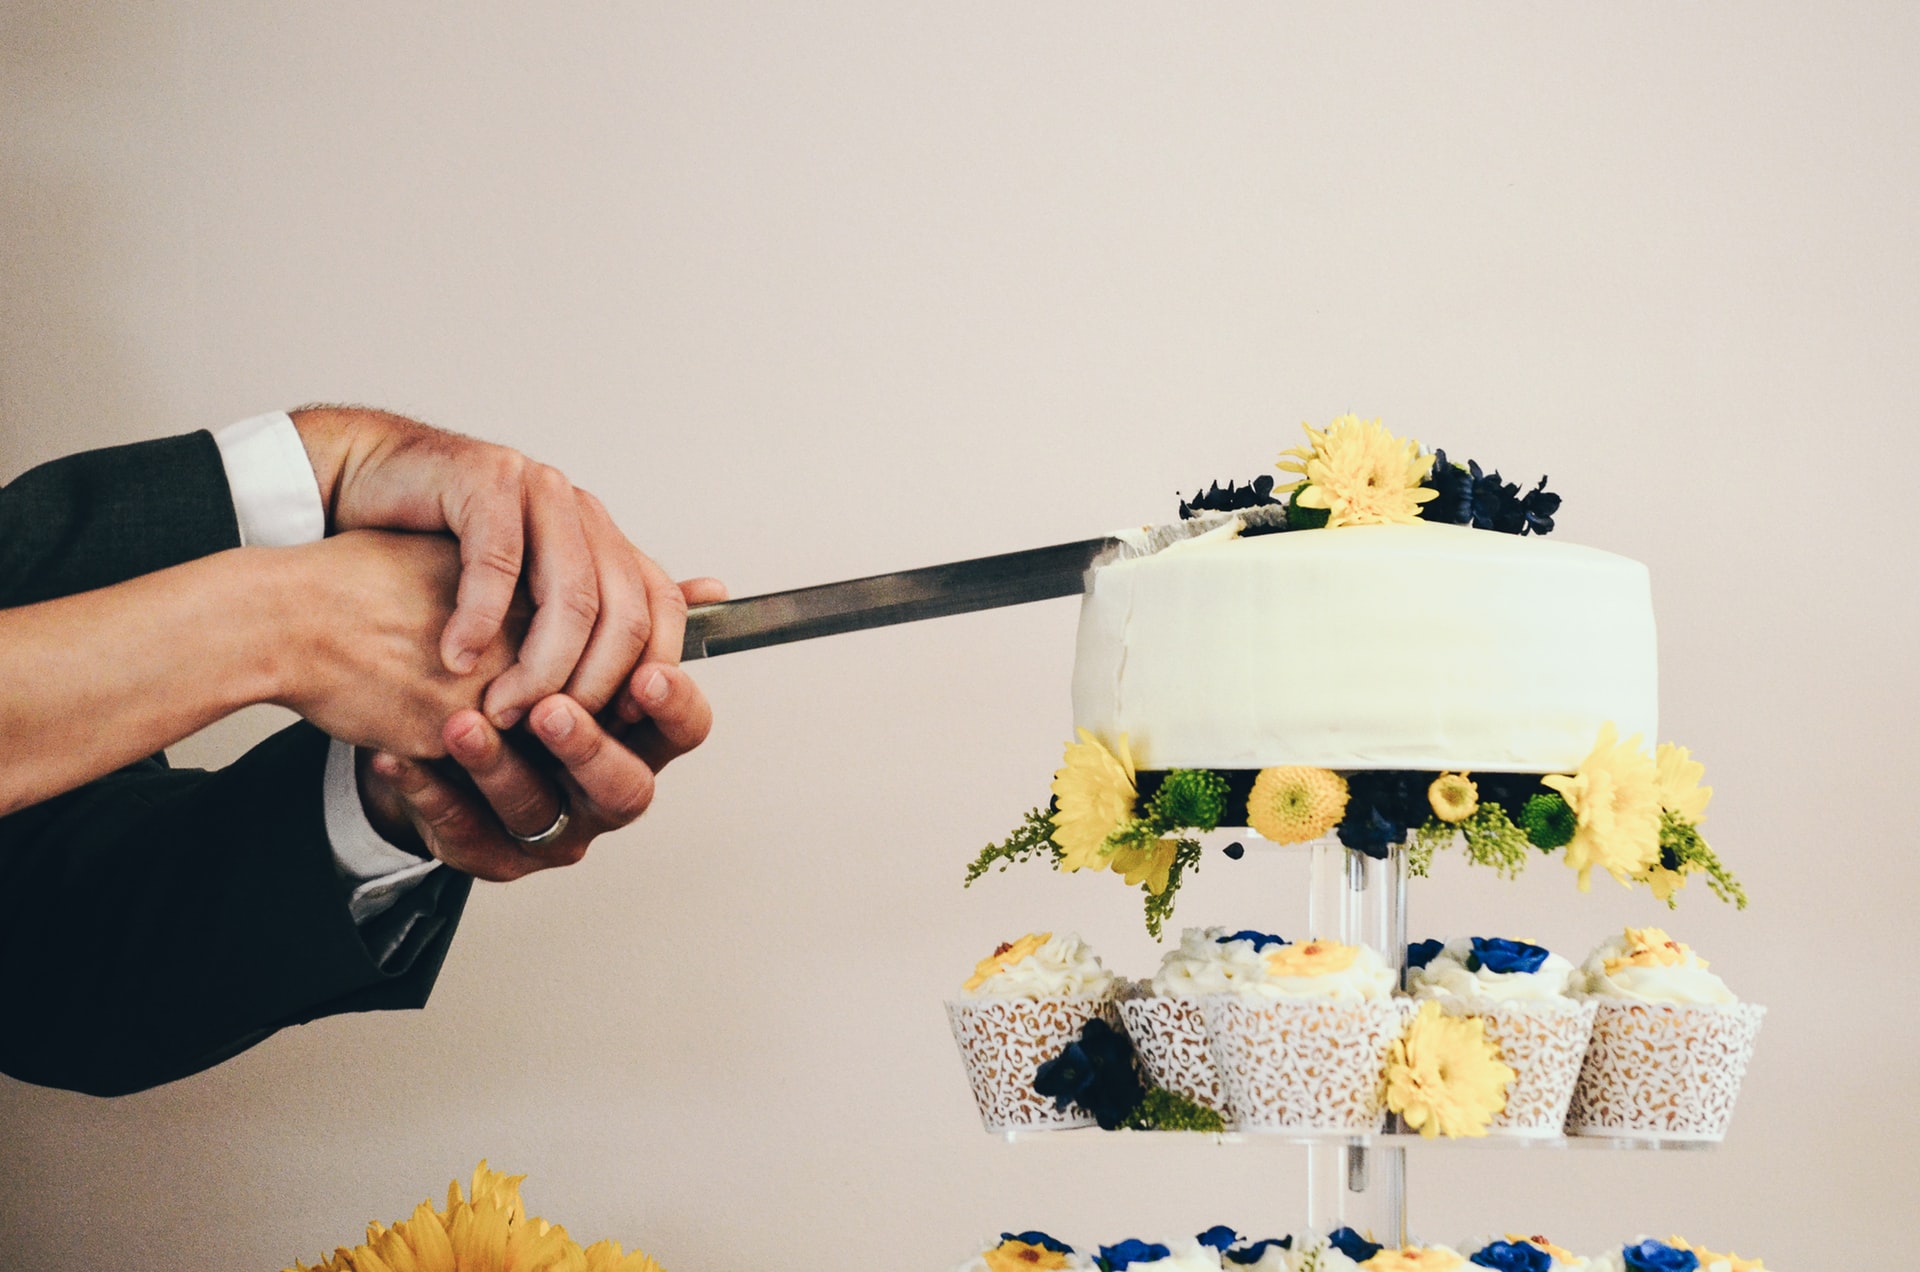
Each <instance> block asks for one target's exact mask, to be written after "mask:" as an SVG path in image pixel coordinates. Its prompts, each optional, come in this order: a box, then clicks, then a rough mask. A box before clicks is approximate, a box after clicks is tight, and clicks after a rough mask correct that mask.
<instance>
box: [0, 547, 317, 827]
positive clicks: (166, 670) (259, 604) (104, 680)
mask: <svg viewBox="0 0 1920 1272" xmlns="http://www.w3.org/2000/svg"><path fill="white" fill-rule="evenodd" d="M298 590H299V589H298V584H297V579H296V577H295V570H294V560H293V554H292V553H288V552H280V551H275V550H272V549H260V548H239V549H234V550H230V551H226V552H221V553H217V554H215V555H213V556H209V557H203V558H201V559H200V560H197V561H190V562H188V563H186V564H184V565H177V566H173V567H171V568H169V569H165V570H160V571H158V572H156V573H153V574H148V575H144V576H142V577H140V578H136V579H131V580H129V581H127V582H124V583H118V584H115V585H114V586H112V587H105V588H99V589H97V590H95V591H91V592H83V593H80V594H78V595H75V596H68V597H62V598H60V599H58V600H51V601H43V602H41V603H39V604H36V605H26V606H21V607H19V608H16V609H8V610H0V667H4V668H5V677H4V680H0V755H4V756H5V757H6V760H5V763H4V765H0V815H4V814H6V813H10V812H13V811H15V810H17V809H20V808H24V807H26V806H28V805H30V804H34V803H38V802H39V801H41V800H44V799H48V798H50V797H52V796H54V795H57V794H60V793H62V792H64V791H67V790H71V789H73V788H74V787H76V786H80V785H82V784H84V783H86V782H89V781H92V780H93V779H94V778H97V777H100V776H102V775H103V774H106V773H110V772H112V771H114V770H115V769H118V768H120V767H122V766H124V765H126V764H129V763H131V762H133V761H134V760H137V759H139V758H140V757H142V756H145V755H150V754H152V753H153V752H155V751H159V750H161V749H163V748H165V747H167V746H170V745H172V744H173V743H175V742H178V741H179V740H180V739H182V738H184V737H186V736H188V735H189V734H192V733H194V732H196V731H197V730H199V729H201V728H204V727H205V726H207V725H208V724H211V723H212V722H213V721H215V720H218V719H220V718H221V717H223V716H226V715H229V714H231V713H232V712H234V711H236V710H238V709H240V708H241V707H244V706H249V705H251V704H253V703H257V702H270V701H277V700H280V699H281V698H282V697H283V696H284V694H285V690H286V685H285V677H286V669H287V667H288V666H289V665H290V662H291V660H292V659H293V658H295V657H297V655H298V645H299V640H298V632H299V631H300V630H301V629H300V621H299V614H298Z"/></svg>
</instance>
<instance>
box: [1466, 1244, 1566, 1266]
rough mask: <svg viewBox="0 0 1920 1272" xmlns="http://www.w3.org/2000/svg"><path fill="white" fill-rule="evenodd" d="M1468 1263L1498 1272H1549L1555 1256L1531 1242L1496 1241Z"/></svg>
mask: <svg viewBox="0 0 1920 1272" xmlns="http://www.w3.org/2000/svg"><path fill="white" fill-rule="evenodd" d="M1467 1262H1468V1263H1471V1264H1473V1265H1475V1266H1476V1267H1482V1268H1494V1269H1497V1272H1548V1270H1549V1269H1550V1268H1552V1267H1553V1256H1552V1255H1550V1254H1548V1253H1547V1252H1546V1251H1545V1250H1542V1249H1541V1248H1540V1247H1539V1246H1537V1245H1534V1244H1533V1243H1532V1242H1529V1241H1511V1242H1509V1241H1495V1242H1493V1243H1492V1244H1490V1245H1488V1246H1487V1248H1486V1249H1484V1250H1481V1251H1480V1252H1479V1253H1477V1254H1475V1255H1474V1256H1473V1257H1472V1258H1471V1259H1468V1260H1467Z"/></svg>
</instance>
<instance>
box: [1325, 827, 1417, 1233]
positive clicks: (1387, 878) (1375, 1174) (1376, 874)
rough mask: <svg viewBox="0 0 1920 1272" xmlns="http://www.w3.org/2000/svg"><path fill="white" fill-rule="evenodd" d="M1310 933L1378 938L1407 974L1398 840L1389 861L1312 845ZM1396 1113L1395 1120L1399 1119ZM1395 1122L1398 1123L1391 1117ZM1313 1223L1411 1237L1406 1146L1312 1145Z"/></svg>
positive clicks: (1334, 1140)
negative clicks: (1409, 1232) (1409, 1230)
mask: <svg viewBox="0 0 1920 1272" xmlns="http://www.w3.org/2000/svg"><path fill="white" fill-rule="evenodd" d="M1311 851H1312V853H1313V857H1312V861H1311V864H1310V867H1309V869H1310V871H1311V879H1310V883H1309V885H1308V902H1307V926H1308V929H1309V931H1308V932H1307V936H1309V937H1313V938H1325V939H1327V940H1334V941H1340V942H1342V943H1345V944H1349V945H1354V944H1364V945H1371V946H1372V947H1373V948H1375V949H1377V950H1379V951H1380V953H1381V954H1382V955H1383V956H1384V957H1385V958H1386V960H1387V963H1388V965H1389V966H1390V967H1392V968H1393V969H1394V975H1395V977H1396V981H1398V980H1399V979H1404V977H1405V974H1406V972H1405V965H1406V960H1407V880H1406V869H1405V865H1404V863H1403V861H1402V859H1401V855H1400V848H1399V847H1398V845H1396V846H1394V847H1393V848H1392V849H1390V850H1389V852H1388V856H1387V858H1386V860H1384V861H1377V860H1374V859H1372V858H1370V857H1366V856H1363V855H1361V854H1360V853H1357V852H1352V851H1349V850H1348V849H1347V848H1345V847H1344V846H1342V845H1341V844H1339V843H1337V842H1331V841H1322V842H1317V843H1315V844H1314V845H1313V847H1312V850H1311ZM1394 1120H1395V1119H1393V1118H1392V1117H1391V1116H1389V1123H1391V1122H1393V1121H1394ZM1388 1129H1393V1128H1392V1126H1391V1125H1389V1128H1388ZM1307 1223H1308V1225H1309V1226H1310V1227H1311V1228H1313V1229H1314V1230H1316V1231H1319V1232H1325V1231H1327V1230H1328V1229H1330V1228H1340V1227H1347V1228H1353V1229H1354V1230H1356V1231H1358V1232H1360V1233H1362V1234H1370V1235H1371V1238H1372V1239H1373V1240H1375V1241H1379V1242H1382V1243H1385V1244H1389V1245H1404V1244H1405V1243H1406V1239H1407V1150H1406V1149H1404V1148H1402V1147H1399V1146H1397V1145H1396V1146H1394V1147H1390V1148H1380V1147H1372V1146H1369V1145H1367V1144H1364V1143H1355V1142H1353V1141H1350V1140H1346V1139H1342V1138H1339V1137H1337V1136H1334V1137H1329V1138H1328V1139H1327V1140H1326V1141H1325V1142H1324V1143H1316V1144H1313V1145H1310V1146H1309V1147H1308V1149H1307Z"/></svg>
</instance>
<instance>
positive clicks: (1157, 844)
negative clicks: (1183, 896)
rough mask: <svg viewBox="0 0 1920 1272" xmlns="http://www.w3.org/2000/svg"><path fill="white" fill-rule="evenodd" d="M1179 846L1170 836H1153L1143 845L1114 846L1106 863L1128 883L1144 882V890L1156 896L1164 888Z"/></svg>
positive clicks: (1164, 889) (1134, 884)
mask: <svg viewBox="0 0 1920 1272" xmlns="http://www.w3.org/2000/svg"><path fill="white" fill-rule="evenodd" d="M1179 850H1180V845H1179V844H1178V843H1176V842H1175V841H1173V840H1171V839H1159V840H1155V841H1154V842H1153V843H1151V844H1149V845H1147V846H1146V847H1144V848H1116V849H1114V851H1113V860H1112V861H1110V862H1109V863H1108V867H1109V868H1110V869H1111V870H1112V871H1113V872H1114V873H1115V874H1117V875H1122V876H1124V877H1125V878H1126V881H1127V885H1128V886H1129V887H1138V886H1139V885H1140V884H1141V883H1142V882H1144V883H1145V884H1146V885H1147V891H1148V892H1151V893H1153V895H1154V896H1156V897H1157V896H1159V895H1160V894H1161V893H1163V892H1165V891H1166V890H1167V879H1168V877H1169V876H1170V875H1171V874H1172V872H1173V859H1174V856H1175V854H1177V853H1178V852H1179Z"/></svg>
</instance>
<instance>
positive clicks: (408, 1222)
mask: <svg viewBox="0 0 1920 1272" xmlns="http://www.w3.org/2000/svg"><path fill="white" fill-rule="evenodd" d="M525 1179H526V1176H525V1175H504V1174H501V1173H500V1172H499V1171H496V1170H489V1169H488V1168H487V1163H486V1161H485V1160H484V1159H482V1161H481V1162H480V1164H479V1165H478V1166H476V1167H474V1171H473V1182H472V1185H471V1188H470V1192H469V1195H467V1196H464V1197H463V1196H462V1195H461V1193H460V1181H459V1180H457V1179H456V1180H454V1181H453V1182H451V1183H449V1184H448V1185H447V1204H446V1208H445V1209H443V1210H435V1209H434V1208H433V1203H432V1202H431V1201H423V1202H421V1203H420V1204H419V1205H418V1206H415V1207H414V1209H413V1215H412V1216H411V1217H410V1218H407V1219H402V1220H401V1221H400V1222H398V1223H396V1224H394V1225H393V1226H392V1227H388V1226H386V1225H385V1224H382V1223H378V1222H375V1223H369V1224H368V1225H367V1239H366V1241H365V1242H364V1243H363V1244H361V1245H358V1246H355V1247H354V1248H353V1249H351V1250H349V1249H347V1248H346V1247H345V1246H342V1247H340V1248H339V1249H337V1250H335V1251H334V1252H333V1257H331V1258H322V1259H321V1260H320V1262H319V1263H316V1264H314V1265H313V1266H312V1267H311V1268H309V1267H308V1265H307V1264H305V1263H302V1262H300V1261H299V1260H298V1259H296V1260H294V1264H293V1267H291V1268H288V1269H286V1272H662V1269H661V1267H660V1265H659V1264H658V1263H656V1262H655V1261H654V1260H653V1259H652V1258H650V1257H648V1256H647V1255H644V1254H642V1253H640V1252H639V1251H638V1250H636V1251H634V1252H633V1253H632V1254H625V1253H623V1252H622V1251H621V1248H620V1245H619V1243H618V1242H614V1241H596V1242H594V1243H593V1244H592V1245H590V1246H587V1247H585V1248H584V1249H583V1248H582V1247H581V1246H580V1245H579V1243H577V1242H576V1241H574V1239H573V1238H572V1237H570V1236H568V1235H567V1230H566V1229H565V1228H562V1227H561V1226H560V1225H558V1224H552V1223H548V1222H547V1221H546V1220H545V1219H541V1218H539V1217H538V1216H533V1215H529V1214H527V1210H526V1206H525V1204H524V1203H522V1202H521V1200H520V1185H521V1183H522V1182H523V1181H525Z"/></svg>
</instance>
